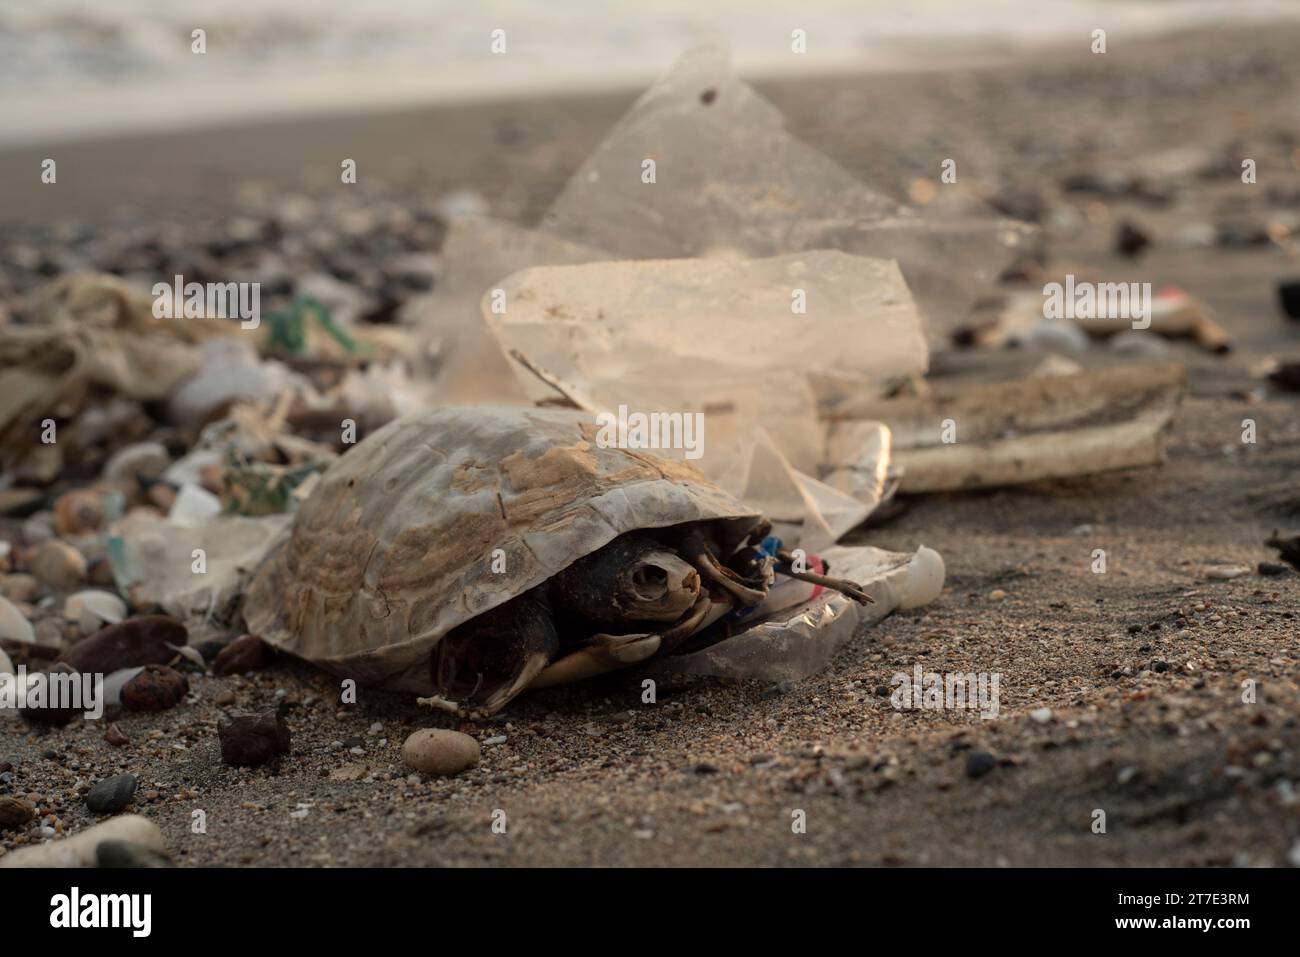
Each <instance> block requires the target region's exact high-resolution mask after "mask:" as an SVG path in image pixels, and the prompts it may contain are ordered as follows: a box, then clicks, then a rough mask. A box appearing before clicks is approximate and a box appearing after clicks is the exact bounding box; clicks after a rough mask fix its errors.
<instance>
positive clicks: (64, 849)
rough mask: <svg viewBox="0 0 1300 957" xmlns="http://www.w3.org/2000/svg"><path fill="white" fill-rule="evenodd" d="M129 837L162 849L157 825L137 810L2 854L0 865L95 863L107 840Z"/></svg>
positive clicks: (91, 864)
mask: <svg viewBox="0 0 1300 957" xmlns="http://www.w3.org/2000/svg"><path fill="white" fill-rule="evenodd" d="M114 840H116V841H130V842H131V843H133V844H139V845H142V846H144V847H148V848H150V849H151V850H155V851H158V852H160V853H161V852H162V851H163V840H162V832H161V831H160V830H158V825H156V824H154V823H153V822H152V821H150V820H148V819H147V818H143V817H140V816H139V815H138V814H124V815H122V816H121V817H115V818H113V819H112V820H109V821H105V822H103V823H102V824H96V825H95V826H94V827H91V828H87V829H86V830H84V831H82V832H81V833H80V834H76V835H74V836H73V837H65V838H63V839H62V840H55V841H51V842H50V843H48V844H41V845H38V846H36V847H24V848H21V849H19V850H17V851H14V852H12V853H10V854H6V855H5V856H4V857H0V867H94V866H95V865H96V863H98V861H97V850H98V848H99V845H100V844H101V843H102V842H104V841H114Z"/></svg>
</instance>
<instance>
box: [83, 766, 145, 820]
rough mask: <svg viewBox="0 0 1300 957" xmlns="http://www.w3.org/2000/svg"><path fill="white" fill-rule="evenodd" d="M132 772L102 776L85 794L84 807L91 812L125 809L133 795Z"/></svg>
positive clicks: (102, 812) (113, 812) (107, 812)
mask: <svg viewBox="0 0 1300 957" xmlns="http://www.w3.org/2000/svg"><path fill="white" fill-rule="evenodd" d="M135 785H136V777H135V775H134V774H117V775H114V776H113V777H111V778H104V780H102V781H100V782H99V783H98V784H96V785H95V786H94V787H93V788H91V789H90V792H89V793H88V794H87V795H86V807H87V808H89V809H90V811H91V813H93V814H116V813H117V812H118V811H122V810H125V809H126V806H127V805H128V804H130V803H131V798H132V797H134V796H135Z"/></svg>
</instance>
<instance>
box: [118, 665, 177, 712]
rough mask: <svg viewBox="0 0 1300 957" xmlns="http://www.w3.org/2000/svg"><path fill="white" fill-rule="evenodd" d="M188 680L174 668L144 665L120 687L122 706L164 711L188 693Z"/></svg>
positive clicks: (174, 705)
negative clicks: (142, 668) (142, 669)
mask: <svg viewBox="0 0 1300 957" xmlns="http://www.w3.org/2000/svg"><path fill="white" fill-rule="evenodd" d="M189 691H190V683H189V680H188V679H187V678H186V677H185V676H184V675H183V674H181V673H180V672H179V671H177V670H176V669H175V668H168V667H167V666H166V665H146V666H145V669H144V671H142V672H140V673H139V674H138V675H136V676H135V677H134V678H132V679H131V680H130V681H128V682H127V683H126V684H125V685H124V686H123V687H122V707H124V708H126V709H127V710H128V711H166V710H167V709H168V708H174V707H176V705H177V704H179V703H180V702H181V700H182V699H183V698H184V697H185V696H186V695H187V694H189Z"/></svg>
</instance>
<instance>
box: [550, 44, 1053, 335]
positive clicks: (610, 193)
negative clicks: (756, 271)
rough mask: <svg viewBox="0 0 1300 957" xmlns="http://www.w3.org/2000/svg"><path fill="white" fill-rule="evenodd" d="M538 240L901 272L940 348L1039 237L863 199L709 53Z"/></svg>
mask: <svg viewBox="0 0 1300 957" xmlns="http://www.w3.org/2000/svg"><path fill="white" fill-rule="evenodd" d="M647 160H652V161H653V162H654V164H655V165H654V182H652V183H650V182H645V181H644V177H645V176H646V175H647V173H646V170H647V167H646V166H645V165H644V164H645V162H646V161H647ZM542 228H543V229H545V230H548V231H550V232H553V233H554V234H555V235H557V236H563V237H565V238H567V239H571V240H574V241H576V242H581V243H586V244H588V245H590V246H596V247H599V248H601V249H605V250H608V251H609V252H611V253H613V254H614V255H616V256H622V257H626V258H629V259H646V258H656V257H686V256H715V255H721V256H731V257H735V256H742V257H743V256H775V255H780V254H782V253H789V252H794V251H797V250H807V249H840V250H842V251H844V252H848V253H854V254H859V255H867V256H880V257H885V258H889V259H895V260H897V261H898V262H899V264H900V265H901V266H902V269H903V274H904V276H906V278H907V282H908V285H909V286H910V287H911V288H912V290H913V293H914V295H915V296H916V299H917V302H918V304H919V305H920V307H921V310H922V312H923V314H924V315H925V319H926V335H927V339H928V341H929V342H930V344H931V345H932V346H935V347H937V346H939V345H941V344H946V343H947V342H948V340H949V337H950V334H951V332H952V331H953V329H954V328H956V326H957V325H958V324H959V323H960V322H961V321H962V320H963V319H964V318H965V316H966V314H967V313H968V312H969V310H970V307H971V305H973V303H974V301H975V298H976V297H977V295H978V294H979V291H980V288H981V286H982V285H983V284H985V283H987V282H991V281H992V280H994V279H996V278H997V276H998V275H999V274H1000V273H1001V272H1002V270H1003V269H1005V268H1006V267H1007V266H1008V265H1009V264H1010V263H1011V262H1012V261H1013V260H1014V259H1015V257H1016V256H1017V255H1020V253H1021V250H1022V248H1023V247H1024V246H1025V245H1026V244H1027V242H1028V240H1029V238H1030V237H1031V236H1032V235H1033V233H1034V230H1033V228H1032V227H1029V226H1027V225H1026V224H1024V223H1020V222H1017V221H1013V220H1007V219H1001V218H998V217H996V216H993V215H988V216H980V217H959V218H953V217H951V216H948V215H936V214H931V213H929V212H918V211H917V210H914V209H912V208H910V207H907V206H903V205H901V204H899V203H897V202H895V201H894V200H892V199H891V198H889V197H887V196H885V195H883V194H881V193H879V192H876V191H875V190H872V189H870V188H868V187H867V186H865V185H864V184H862V183H861V182H859V181H858V180H857V179H855V178H854V177H853V176H852V175H851V174H850V173H848V172H847V171H846V170H844V169H843V168H841V167H840V166H839V165H838V164H836V163H835V162H834V161H833V160H831V159H830V158H829V157H827V156H824V155H822V154H821V153H819V152H817V151H816V150H814V149H813V148H812V147H810V146H808V145H806V144H804V143H801V142H800V141H799V140H797V139H795V138H794V137H792V136H791V135H790V134H789V133H788V132H787V131H786V129H785V120H784V117H783V116H782V115H781V113H780V111H779V110H777V109H776V108H775V107H774V106H772V104H770V103H768V102H767V101H766V100H764V99H763V98H762V97H761V96H759V95H758V94H757V93H756V92H755V91H754V90H753V89H752V88H751V87H750V86H749V85H748V84H747V83H745V82H744V81H743V80H741V79H739V78H738V77H737V76H736V75H735V73H734V72H733V71H732V68H731V64H730V58H729V56H728V54H727V53H726V51H725V50H724V49H722V48H720V47H717V46H705V47H699V48H697V49H694V50H692V51H690V52H688V53H687V54H686V55H685V56H683V57H682V58H681V60H679V61H678V63H677V64H676V66H675V67H674V69H673V70H672V72H671V73H669V74H668V75H667V76H665V77H664V78H663V79H661V80H659V81H658V82H657V83H655V84H654V85H653V86H652V87H651V88H650V89H649V90H648V91H647V92H646V93H645V94H644V95H643V96H642V97H641V98H640V99H639V100H637V102H636V103H635V104H634V105H633V106H632V108H631V109H630V110H629V111H628V113H627V114H626V115H625V116H624V117H623V118H622V119H621V120H620V121H619V123H618V124H617V125H616V126H615V127H614V129H613V130H612V131H611V133H610V134H609V136H608V137H606V139H605V140H604V142H602V143H601V144H600V146H598V147H597V148H596V150H595V151H594V152H593V153H592V154H591V156H590V157H588V159H587V161H586V162H585V163H584V164H583V165H582V167H581V168H580V169H579V170H578V171H577V173H575V174H574V175H573V177H572V178H571V179H570V180H569V182H568V184H567V185H566V186H565V188H564V190H563V191H562V192H561V193H560V195H559V197H557V199H556V200H555V203H554V204H553V205H552V207H551V209H550V210H549V211H548V212H547V214H546V216H545V217H544V218H543V222H542Z"/></svg>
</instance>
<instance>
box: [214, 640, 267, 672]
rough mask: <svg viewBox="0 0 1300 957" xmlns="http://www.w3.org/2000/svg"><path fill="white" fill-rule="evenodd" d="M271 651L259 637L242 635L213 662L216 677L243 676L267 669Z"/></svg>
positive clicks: (222, 650) (227, 646) (223, 649)
mask: <svg viewBox="0 0 1300 957" xmlns="http://www.w3.org/2000/svg"><path fill="white" fill-rule="evenodd" d="M270 660H271V649H270V648H269V647H268V646H267V644H266V642H264V641H263V640H262V639H261V638H259V637H258V636H257V635H242V636H240V637H239V638H236V639H235V640H234V641H232V642H231V643H230V644H228V645H226V647H224V648H222V649H221V651H220V653H218V655H217V658H216V660H215V661H214V662H212V673H213V674H214V675H220V676H224V675H243V674H248V672H250V671H257V670H258V669H260V668H265V667H266V665H267V663H268V662H269V661H270Z"/></svg>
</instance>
